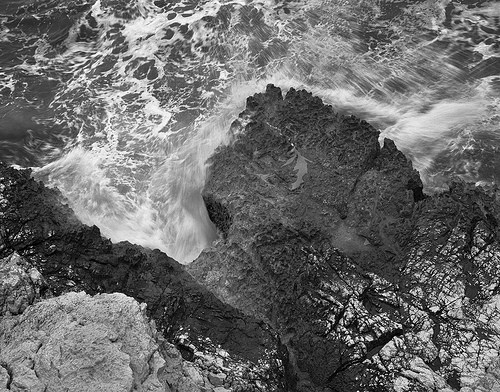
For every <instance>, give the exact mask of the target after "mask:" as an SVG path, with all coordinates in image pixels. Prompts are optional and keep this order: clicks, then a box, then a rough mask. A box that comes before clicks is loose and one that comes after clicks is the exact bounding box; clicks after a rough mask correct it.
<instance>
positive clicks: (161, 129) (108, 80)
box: [0, 0, 500, 263]
mask: <svg viewBox="0 0 500 392" xmlns="http://www.w3.org/2000/svg"><path fill="white" fill-rule="evenodd" d="M499 46H500V3H499V2H496V1H469V0H467V1H466V0H461V1H458V0H453V1H451V0H425V1H421V0H415V1H383V0H322V1H321V0H312V1H311V0H307V1H306V0H303V1H292V0H281V1H271V0H263V1H251V0H235V1H229V0H219V1H215V0H208V1H194V0H184V1H167V0H156V1H153V0H79V1H76V0H2V2H1V4H0V119H1V120H0V159H2V160H4V161H6V162H8V163H10V164H12V165H18V166H21V167H32V168H33V169H34V176H35V177H36V178H38V179H41V180H43V181H44V182H45V183H46V184H47V185H49V186H57V187H58V188H59V189H60V190H61V192H62V193H63V194H64V196H65V197H66V198H67V200H68V202H69V204H70V206H71V207H72V208H73V209H74V211H75V212H76V214H77V215H78V217H79V218H80V219H81V220H82V221H83V222H85V223H87V224H95V225H97V226H98V227H99V228H100V229H101V231H102V233H103V234H104V235H105V236H108V237H110V238H111V239H112V240H113V241H122V240H128V241H130V242H134V243H138V244H141V245H144V246H147V247H151V248H159V249H161V250H163V251H165V252H166V253H167V254H169V255H170V256H172V257H174V258H176V259H177V260H179V261H181V262H184V263H187V262H190V261H191V260H193V259H194V258H196V257H197V255H198V254H199V253H200V252H201V250H202V249H203V248H205V247H207V246H209V245H210V243H212V242H213V241H214V240H215V239H216V238H217V233H216V230H215V228H214V227H213V225H212V223H211V222H210V220H209V218H208V216H207V212H206V209H205V207H204V204H203V201H202V198H201V190H202V188H203V185H204V182H205V178H206V175H207V166H206V160H207V158H208V157H210V155H211V154H212V153H213V152H214V150H215V149H216V148H217V147H218V146H220V145H222V144H225V143H228V142H229V128H230V124H231V123H232V121H233V120H234V119H235V118H236V117H237V115H238V113H239V112H241V111H242V110H243V109H244V105H245V99H246V97H247V96H249V95H252V94H254V93H256V92H262V91H263V90H264V89H265V86H266V84H267V83H274V84H275V85H277V86H279V87H281V88H282V89H283V90H284V92H286V90H287V89H289V88H290V87H294V88H305V89H307V90H309V91H311V92H312V93H314V94H315V95H318V96H320V97H321V98H322V99H323V100H324V101H325V102H326V103H328V104H331V105H332V106H333V107H334V108H335V109H336V110H337V111H339V112H341V113H346V114H355V115H357V116H359V117H361V118H363V119H365V120H367V121H369V122H370V123H372V124H373V125H374V126H375V127H376V128H377V129H378V130H379V131H380V132H381V142H382V140H383V138H384V137H389V138H391V139H393V140H394V141H395V142H396V144H397V145H398V147H399V148H400V149H401V150H403V151H404V152H405V153H406V154H407V156H408V157H409V158H410V159H411V160H412V161H413V164H414V166H415V168H417V169H418V170H419V171H420V172H421V175H422V178H423V180H424V183H425V186H426V191H427V192H428V193H432V192H436V191H440V190H442V189H446V181H447V180H448V179H449V178H450V177H451V176H454V175H458V176H460V177H462V178H464V179H465V180H467V181H471V182H474V183H478V184H481V185H484V186H488V185H491V184H498V183H499V181H500V47H499ZM299 158H300V157H298V158H297V162H295V163H296V164H298V160H299ZM303 163H305V165H302V166H300V168H299V169H297V170H298V171H299V172H300V170H302V172H300V173H301V180H302V177H304V176H307V169H306V167H307V162H303ZM299 186H300V182H299V183H298V184H297V187H299Z"/></svg>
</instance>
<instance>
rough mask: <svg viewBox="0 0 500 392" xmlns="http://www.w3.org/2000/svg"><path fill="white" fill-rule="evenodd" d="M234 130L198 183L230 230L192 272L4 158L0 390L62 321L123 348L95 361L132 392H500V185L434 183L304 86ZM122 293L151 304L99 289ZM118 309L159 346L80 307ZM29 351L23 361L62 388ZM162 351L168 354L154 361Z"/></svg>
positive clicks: (247, 116) (262, 100)
mask: <svg viewBox="0 0 500 392" xmlns="http://www.w3.org/2000/svg"><path fill="white" fill-rule="evenodd" d="M231 132H232V135H233V140H232V142H231V143H230V144H229V145H228V146H223V147H220V148H219V149H218V150H217V151H216V153H215V154H214V155H213V156H212V158H211V159H210V162H209V163H210V165H211V168H210V175H209V178H208V180H207V183H206V186H205V189H204V192H203V198H204V200H205V204H206V206H207V209H208V212H209V215H210V218H211V219H212V221H213V222H214V223H215V225H216V226H217V228H218V230H219V234H220V238H219V240H217V241H216V242H215V243H214V244H213V246H212V247H211V248H210V249H207V250H205V251H204V252H203V253H202V254H201V255H200V257H199V258H198V259H197V260H196V261H195V262H193V263H192V264H191V265H189V266H188V267H187V268H185V267H183V266H181V265H179V264H178V263H177V262H175V260H172V259H171V258H169V257H168V256H166V255H165V254H162V253H161V252H159V251H153V250H148V249H144V248H141V247H139V246H135V245H132V244H129V243H118V244H112V243H111V242H110V241H108V240H106V239H104V238H102V237H101V235H100V233H99V230H98V229H97V228H96V227H88V226H85V225H83V224H81V223H80V222H78V221H77V219H76V218H75V216H74V214H73V213H72V211H71V210H70V209H69V208H68V207H67V206H66V205H65V204H64V199H63V198H62V196H61V195H60V194H59V192H58V191H57V190H53V189H47V188H45V187H44V186H43V184H41V183H38V182H36V181H34V180H33V179H31V178H30V173H29V172H28V171H17V170H14V169H12V168H9V167H7V166H6V165H3V164H2V165H0V258H2V260H1V262H0V273H2V274H3V276H4V278H2V283H0V307H1V309H2V312H3V313H5V314H6V316H5V317H4V320H2V322H1V323H0V350H1V351H0V365H1V367H0V385H1V386H3V387H4V388H10V389H11V390H16V389H14V388H13V385H16V384H15V383H14V381H13V380H14V379H15V377H14V375H15V374H14V373H15V372H14V371H13V370H12V369H14V367H15V366H18V365H19V361H18V359H19V356H18V355H17V354H12V353H15V348H14V346H15V345H17V346H18V343H19V342H21V341H35V340H36V342H42V347H45V346H44V344H46V340H44V339H48V338H47V336H46V335H47V334H48V335H52V334H53V331H55V330H56V329H57V330H58V331H59V330H60V331H66V332H64V334H63V336H67V337H68V339H69V338H70V335H71V337H75V334H73V333H72V328H73V326H75V327H77V328H81V330H82V331H84V330H86V329H85V325H89V324H91V325H94V326H95V328H94V330H96V331H101V332H102V333H101V332H99V336H98V338H99V339H101V338H102V339H103V340H98V341H99V342H101V341H102V342H104V343H103V344H105V346H106V347H107V349H106V350H108V349H109V350H108V351H106V352H113V353H114V354H113V355H114V356H113V357H112V358H117V359H116V361H114V360H110V361H108V359H106V358H111V357H107V356H103V357H102V358H104V359H103V360H104V362H103V363H104V364H105V366H108V364H109V369H110V370H109V372H106V377H107V376H108V375H109V374H110V372H111V373H112V372H114V371H116V372H117V374H123V377H121V376H120V380H123V382H124V383H125V384H123V388H124V389H123V390H130V388H136V390H140V388H142V385H143V383H145V382H149V381H147V380H151V384H150V385H153V384H154V385H155V388H156V386H158V388H160V389H159V390H163V389H164V390H173V391H175V390H185V391H190V390H192V391H197V390H200V391H201V390H205V391H206V390H208V391H211V390H214V391H223V390H224V389H228V390H231V391H280V390H283V391H323V392H327V391H339V392H340V391H342V392H350V391H374V392H375V391H377V392H378V391H388V392H389V391H394V392H402V391H408V392H411V391H441V392H444V391H462V392H471V391H478V392H479V391H485V392H486V391H492V390H495V388H497V389H500V380H499V378H500V362H499V361H498V358H499V351H500V309H499V308H500V292H499V287H500V286H499V283H500V282H499V280H500V273H499V272H500V271H499V268H500V249H499V226H498V222H499V219H500V204H499V198H498V193H495V192H494V191H493V192H491V191H490V192H489V193H486V192H485V191H483V190H481V189H479V188H475V187H472V186H469V185H467V184H464V183H462V182H460V181H458V180H456V181H455V180H454V181H452V182H451V183H450V187H449V191H447V192H445V193H443V194H440V195H434V196H432V197H429V196H426V195H425V194H424V192H423V187H422V183H421V181H420V178H419V175H418V173H417V172H416V171H415V170H413V169H412V165H411V163H410V162H409V161H408V160H407V159H406V158H405V156H404V155H403V154H402V153H401V152H399V151H398V149H397V148H396V146H395V145H394V143H393V142H392V141H390V140H387V139H386V140H385V141H384V143H383V146H382V147H381V146H380V145H379V142H378V138H379V134H378V132H377V131H376V130H375V129H374V128H373V127H371V126H370V125H369V124H367V123H366V122H364V121H362V120H359V119H357V118H354V117H347V116H341V115H339V114H336V113H335V112H334V110H333V109H332V108H331V107H329V106H327V105H324V104H323V102H322V101H321V100H320V99H318V98H315V97H313V96H312V95H311V94H309V93H307V92H305V91H296V90H293V89H291V90H290V91H288V93H287V94H286V96H285V97H283V95H282V92H281V90H280V89H278V88H276V87H274V86H271V85H270V86H268V88H267V90H266V92H265V93H262V94H256V95H255V96H253V97H250V98H248V100H247V108H246V110H245V111H244V112H243V113H242V114H241V115H240V117H239V119H238V120H237V121H235V122H234V124H233V126H232V127H231ZM80 291H85V292H86V293H87V294H83V293H80V294H75V293H73V292H80ZM116 292H119V293H124V294H126V295H127V296H130V297H133V298H134V299H135V300H136V301H139V302H141V303H145V304H147V307H146V308H144V307H141V306H140V305H138V304H137V302H135V301H134V300H132V299H131V298H128V297H124V296H117V295H116V294H114V295H112V296H109V297H106V296H102V295H99V294H101V293H116ZM60 295H63V296H62V297H59V298H50V297H54V296H56V297H57V296H60ZM89 295H92V296H94V297H89ZM44 298H46V299H44ZM115 299H119V301H118V302H116V301H115ZM123 301H124V302H123ZM103 303H106V304H111V303H113V305H105V306H104V305H103V306H104V308H103V307H102V306H101V305H102V304H103ZM124 303H126V304H127V305H126V306H127V307H128V308H127V309H131V310H129V311H127V312H126V313H130V314H131V315H135V316H134V319H135V320H136V321H134V323H135V324H134V325H135V326H136V327H137V328H136V327H134V328H133V329H134V330H138V331H139V332H138V333H139V335H140V336H142V338H140V339H144V341H145V342H150V343H147V344H146V345H145V346H144V345H143V346H141V347H146V346H147V347H149V348H147V349H146V350H142V351H141V352H142V354H137V353H136V352H135V351H134V352H132V351H130V350H129V349H128V348H127V347H128V346H127V344H128V343H127V341H125V340H123V339H125V335H123V334H121V332H120V331H121V329H119V328H118V332H116V331H115V330H116V328H117V327H116V326H113V325H110V324H109V323H108V321H109V320H104V319H103V318H99V316H95V317H94V316H89V315H85V316H82V315H81V313H80V306H81V307H83V308H82V309H87V310H88V309H94V306H96V307H97V308H99V306H101V307H100V308H99V309H101V310H100V311H102V309H108V308H107V306H111V308H113V309H115V308H114V307H115V306H117V307H118V308H120V306H125V305H123V304H124ZM91 304H92V305H91ZM99 304H101V305H99ZM97 308H96V309H97ZM111 308H110V309H111ZM44 309H45V310H48V311H47V312H45V313H44ZM145 309H146V310H145ZM139 310H140V311H139ZM93 312H94V311H93V310H92V311H90V313H93ZM116 312H117V311H116V309H115V310H109V313H110V314H117V313H116ZM144 312H147V317H149V318H150V319H152V320H153V321H154V322H155V325H153V326H151V325H149V324H148V321H147V320H146V319H145V318H144V317H145V316H144ZM95 313H99V311H97V310H96V311H95ZM118 313H119V312H118ZM52 314H54V316H52ZM51 317H55V319H54V320H53V319H52V318H51ZM117 317H118V316H117ZM141 317H142V318H141ZM47 320H51V321H47ZM75 320H76V321H75ZM78 320H83V321H82V323H83V324H82V325H80V324H79V321H78ZM126 320H128V319H126V318H125V319H123V320H122V321H119V323H120V324H121V323H122V322H123V323H125V324H126V323H130V321H126ZM141 320H142V321H141ZM56 321H58V322H60V325H56V324H57V323H56ZM30 323H34V324H36V325H40V326H43V328H42V327H40V328H35V329H33V327H32V326H30V325H29V324H30ZM146 324H147V325H149V326H147V327H146V326H145V325H146ZM30 328H31V329H30ZM44 328H45V329H44ZM58 328H59V329H58ZM155 328H157V330H158V332H156V330H155ZM111 330H113V331H115V332H116V333H115V332H109V331H111ZM40 331H41V332H40ZM44 331H45V332H44ZM141 331H142V332H141ZM77 335H78V336H82V337H85V336H90V335H86V333H83V332H82V333H81V334H77ZM111 335H112V336H111ZM96 336H97V335H96ZM110 336H111V338H110ZM115 337H116V339H118V340H116V341H119V342H121V343H120V344H119V345H115V344H114V343H115V342H113V339H115ZM30 339H31V340H30ZM120 339H121V340H120ZM137 339H139V338H137ZM137 339H135V341H139V340H140V339H139V340H137ZM91 340H92V339H91ZM91 340H90V341H89V343H87V341H85V342H84V343H81V344H80V345H77V346H78V347H80V348H81V350H80V352H82V353H84V354H85V353H86V351H85V350H86V349H87V348H86V347H87V346H88V345H89V347H92V344H93V343H92V342H91ZM47 342H48V341H47ZM51 342H52V343H53V344H54V347H66V346H65V345H66V343H65V338H62V339H59V340H57V339H52V340H51ZM37 344H39V343H36V344H35V345H34V346H33V347H35V348H33V347H32V346H30V347H29V350H31V351H29V350H28V348H27V350H28V351H29V352H28V351H27V352H28V354H27V357H29V358H31V359H30V361H31V362H29V363H28V364H26V363H22V364H21V365H22V366H24V368H26V369H30V370H31V371H33V372H35V376H36V377H35V378H36V380H35V379H33V380H35V381H34V382H38V383H41V384H40V385H44V386H45V387H47V388H48V389H47V390H57V389H55V387H52V385H55V384H54V383H53V381H50V380H51V379H50V377H52V376H53V375H54V374H55V373H53V367H51V366H48V365H47V364H46V363H45V362H43V361H44V360H43V358H45V357H44V355H45V354H44V351H43V350H42V351H40V352H39V351H37V350H38V348H37V347H38V346H37ZM47 344H48V343H47ZM17 346H16V347H17ZM71 346H74V345H73V344H71ZM118 346H120V347H118ZM161 347H169V349H168V350H166V349H161ZM47 350H49V349H48V348H47ZM50 350H56V348H51V349H50ZM148 350H149V351H148ZM162 350H163V351H162ZM90 351H92V352H89V353H88V357H89V360H88V361H89V362H88V366H87V367H85V366H86V365H85V366H83V365H82V367H78V366H80V365H78V363H77V364H76V365H74V366H77V367H76V368H74V369H73V368H72V369H70V367H71V366H73V365H71V366H70V365H69V364H64V362H65V360H66V358H69V357H64V358H63V357H60V356H61V355H62V354H60V353H56V354H57V355H59V357H58V356H57V355H56V357H57V358H59V362H62V365H57V366H55V369H58V370H57V371H58V372H59V373H58V374H63V373H64V372H66V370H68V369H69V370H68V372H67V373H64V374H73V375H74V376H75V377H76V376H78V377H80V375H81V374H82V371H83V370H82V369H84V368H85V369H87V368H92V367H93V366H94V365H92V363H94V364H95V361H94V362H92V361H93V359H95V357H94V356H93V355H94V350H90ZM54 352H55V351H54ZM131 353H132V354H131ZM144 353H146V354H144ZM154 353H158V356H157V357H155V358H156V359H155V360H154V361H153V362H154V363H162V364H163V365H161V366H156V365H154V366H153V365H152V366H149V365H147V366H146V365H145V364H146V363H149V362H148V361H149V359H148V360H143V359H144V358H145V357H147V358H153V357H154V355H156V354H154ZM16 355H17V356H16ZM106 355H107V354H106ZM141 355H142V356H141ZM84 356H85V355H84ZM126 356H128V357H126ZM61 358H62V359H61ZM120 358H121V359H120ZM124 358H125V359H124ZM126 358H129V362H130V364H132V362H133V361H138V362H137V363H138V365H137V366H136V365H133V366H132V365H130V364H129V365H127V366H128V367H127V366H125V362H127V360H126ZM141 358H142V359H141ZM106 361H108V362H106ZM141 361H142V362H141ZM162 361H163V362H162ZM21 362H22V361H21ZM71 363H72V364H74V361H73V362H71ZM82 363H83V362H82ZM134 363H135V362H134ZM21 365H19V366H21ZM46 365H47V366H46ZM122 365H123V366H122ZM37 366H38V367H37ZM40 366H42V367H40ZM43 366H46V367H43ZM58 366H59V367H58ZM60 366H62V367H60ZM67 366H69V367H67ZM24 368H23V369H24ZM146 368H147V371H146V370H144V369H146ZM37 369H40V371H39V370H37ZM75 369H76V370H75ZM141 369H142V370H141ZM162 369H163V370H162ZM165 369H168V370H165ZM30 370H26V372H27V373H26V374H28V373H30ZM143 370H144V371H143ZM51 372H52V373H51ZM61 372H62V373H61ZM30 374H31V373H30ZM85 374H87V373H85ZM96 374H97V373H96ZM45 376H47V377H45ZM2 377H3V378H2ZM68 377H69V376H68ZM71 377H73V376H71ZM96 377H98V378H99V377H100V378H101V379H103V380H104V378H105V377H104V374H103V373H98V376H96ZM103 377H104V378H103ZM2 380H6V381H2ZM16 380H17V379H16ZM134 380H135V381H134ZM137 380H140V382H139V381H137ZM175 380H177V381H175ZM129 381H130V382H129ZM1 382H3V383H4V384H3V385H2V384H1ZM16 382H17V381H16ZM50 382H52V384H50ZM103 382H104V381H103ZM37 385H38V384H37ZM96 385H97V384H96ZM103 385H104V384H103ZM120 385H121V384H120ZM148 385H149V384H148ZM127 388H129V389H127ZM151 388H153V387H151ZM161 388H163V389H161ZM169 388H170V389H169ZM28 390H29V388H28ZM32 390H36V389H32ZM42 390H43V389H42ZM79 390H83V389H79ZM95 390H98V389H95Z"/></svg>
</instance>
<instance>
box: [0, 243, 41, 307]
mask: <svg viewBox="0 0 500 392" xmlns="http://www.w3.org/2000/svg"><path fill="white" fill-rule="evenodd" d="M44 286H45V285H44V282H43V278H42V275H41V274H40V272H38V271H37V270H36V268H33V267H32V266H31V265H30V264H29V263H28V262H26V260H24V259H23V258H22V257H21V256H19V254H17V253H15V252H14V253H12V254H11V255H10V256H8V257H5V258H3V259H1V260H0V315H5V314H10V315H16V314H20V313H22V312H23V311H24V310H25V309H26V308H27V307H28V306H29V305H31V304H32V303H33V302H35V301H36V300H37V299H38V298H40V292H41V291H43V288H44Z"/></svg>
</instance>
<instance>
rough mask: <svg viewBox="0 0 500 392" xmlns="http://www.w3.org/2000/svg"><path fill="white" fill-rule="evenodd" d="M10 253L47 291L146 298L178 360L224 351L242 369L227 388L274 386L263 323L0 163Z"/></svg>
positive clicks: (4, 246)
mask: <svg viewBox="0 0 500 392" xmlns="http://www.w3.org/2000/svg"><path fill="white" fill-rule="evenodd" d="M14 252H17V254H19V255H21V256H22V257H23V258H24V260H25V261H26V262H27V263H28V265H29V267H33V268H36V269H37V270H38V271H40V273H41V275H42V276H43V278H44V282H46V289H47V290H48V291H50V292H51V293H52V294H53V295H61V294H64V293H66V292H69V291H80V290H84V291H85V292H87V293H88V294H91V295H94V294H97V293H113V292H121V293H124V294H126V295H128V296H131V297H133V298H135V299H136V300H138V301H139V302H144V303H146V304H147V312H148V315H149V316H150V317H151V318H152V319H153V320H154V321H155V322H156V325H157V327H158V329H159V331H160V332H161V333H162V334H163V336H164V337H165V339H166V340H167V341H168V342H170V343H172V344H174V345H177V347H178V348H179V349H180V352H181V353H182V355H183V357H184V358H185V359H187V360H190V361H193V360H194V358H195V353H204V354H206V355H209V356H210V355H217V352H218V350H224V351H225V352H226V353H227V358H226V362H227V363H228V364H229V365H231V366H228V368H231V367H234V368H238V369H240V368H242V367H244V368H246V369H247V371H246V372H245V374H243V373H242V372H240V373H241V374H240V373H238V374H239V375H236V376H235V379H234V385H235V386H238V385H240V386H242V385H243V386H245V388H250V389H251V388H253V386H254V385H256V383H261V384H262V385H263V389H264V390H277V389H279V388H280V385H281V382H282V381H281V378H282V370H281V369H280V367H279V366H280V363H281V362H280V358H279V355H280V354H279V353H278V350H277V343H276V339H275V336H274V335H273V334H272V333H271V332H270V331H269V329H268V327H267V326H266V325H265V323H264V322H262V321H259V320H257V319H255V318H254V317H251V316H250V317H249V316H246V315H244V314H243V313H242V312H241V311H238V310H236V309H234V308H233V307H231V306H229V305H226V304H224V303H222V302H221V301H220V300H218V299H217V298H216V297H215V296H214V295H213V294H211V293H210V292H209V291H208V290H207V289H205V288H203V287H202V286H200V285H199V284H198V283H196V282H195V281H194V279H193V278H192V277H191V276H190V275H189V274H188V273H187V272H186V271H185V270H184V268H183V266H181V265H180V264H179V263H177V262H176V261H175V260H173V259H171V258H170V257H168V256H167V255H165V254H164V253H162V252H160V251H158V250H149V249H145V248H142V247H140V246H136V245H132V244H130V243H127V242H122V243H118V244H112V243H111V241H109V240H107V239H105V238H103V237H101V235H100V232H99V229H98V228H97V227H95V226H94V227H88V226H86V225H83V224H82V223H80V222H79V221H78V220H77V218H76V217H75V215H74V213H73V211H72V210H71V209H70V208H69V207H68V206H67V205H66V204H64V198H63V197H62V196H61V194H60V193H59V192H58V191H57V190H56V189H48V188H46V187H45V186H44V185H43V184H42V183H40V182H37V181H34V180H33V179H32V178H31V177H30V172H29V171H28V170H16V169H14V168H11V167H8V166H6V165H4V164H2V163H0V258H8V257H11V255H12V254H13V253H14ZM181 337H182V339H181ZM181 340H182V342H181Z"/></svg>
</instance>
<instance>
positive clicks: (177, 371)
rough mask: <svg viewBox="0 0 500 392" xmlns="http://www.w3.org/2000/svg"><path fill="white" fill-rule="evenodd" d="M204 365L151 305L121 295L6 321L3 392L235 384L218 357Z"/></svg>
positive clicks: (1, 334) (195, 391)
mask: <svg viewBox="0 0 500 392" xmlns="http://www.w3.org/2000/svg"><path fill="white" fill-rule="evenodd" d="M219 354H220V353H219ZM226 354H227V353H226ZM198 355H201V353H198ZM200 358H201V357H200ZM200 358H197V361H186V360H184V359H183V358H182V355H181V353H180V352H179V350H178V349H177V348H176V347H175V346H174V345H172V344H170V343H168V342H166V341H165V340H164V339H162V338H161V336H160V335H159V334H158V332H157V330H156V328H155V325H154V323H151V322H150V321H149V319H148V317H147V316H146V306H145V305H144V304H142V305H141V304H139V303H138V302H137V301H135V300H134V299H133V298H131V297H127V296H125V295H123V294H118V293H115V294H99V295H95V296H93V297H92V296H90V295H88V294H85V293H83V292H79V293H75V292H72V293H67V294H64V295H62V296H60V297H56V298H52V299H46V300H42V301H40V302H38V303H37V304H35V305H31V306H29V307H28V308H27V309H25V311H24V312H23V313H22V314H21V315H15V316H14V315H8V316H5V317H4V318H2V320H1V321H0V390H1V391H5V390H12V391H21V390H23V391H75V392H76V391H79V392H82V391H89V392H96V391H103V392H122V391H123V392H130V391H150V392H155V391H156V392H177V391H179V392H181V391H182V392H188V391H189V392H202V391H206V390H213V388H215V387H222V386H223V385H224V383H225V381H226V380H228V379H231V380H234V378H235V377H231V371H232V370H234V369H231V370H230V369H228V368H225V369H221V366H220V365H218V362H220V361H221V359H220V358H218V354H217V353H215V355H212V356H209V355H205V356H203V361H202V360H201V359H200ZM209 369H210V370H209ZM236 378H237V377H236ZM226 384H227V383H226ZM2 388H3V389H2Z"/></svg>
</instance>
